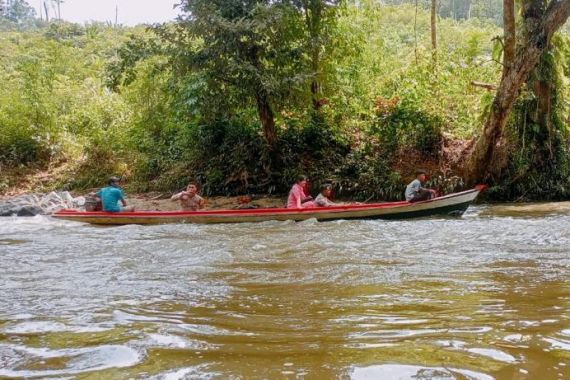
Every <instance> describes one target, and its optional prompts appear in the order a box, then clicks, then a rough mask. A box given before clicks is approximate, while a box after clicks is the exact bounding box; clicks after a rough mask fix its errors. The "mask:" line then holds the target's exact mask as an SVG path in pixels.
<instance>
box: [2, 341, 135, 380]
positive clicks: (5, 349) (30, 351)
mask: <svg viewBox="0 0 570 380" xmlns="http://www.w3.org/2000/svg"><path fill="white" fill-rule="evenodd" d="M0 356H2V357H5V358H9V357H12V358H16V359H15V360H11V361H10V360H9V361H8V363H9V364H12V365H11V366H10V367H8V366H5V367H4V368H0V376H6V377H45V376H60V375H77V374H81V373H85V372H92V371H101V370H105V369H109V368H123V367H131V366H134V365H136V364H138V363H140V362H141V360H142V357H143V355H142V354H140V353H139V352H137V351H135V350H134V349H132V348H130V347H125V346H119V345H105V346H98V347H85V348H74V349H61V350H51V349H48V348H32V347H26V346H19V345H9V344H0ZM53 358H61V359H65V360H62V361H63V362H65V363H66V365H67V366H66V368H62V369H38V370H21V369H19V368H23V367H26V363H34V362H37V361H41V360H42V359H53Z"/></svg>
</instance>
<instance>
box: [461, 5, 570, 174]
mask: <svg viewBox="0 0 570 380" xmlns="http://www.w3.org/2000/svg"><path fill="white" fill-rule="evenodd" d="M529 3H530V4H529V7H528V9H529V10H531V12H528V13H527V12H525V17H524V25H525V39H524V41H523V43H522V44H521V45H522V47H521V50H520V51H519V54H518V55H517V56H516V58H515V60H514V62H513V64H512V65H511V66H510V67H509V68H507V67H505V68H503V70H504V71H505V72H504V74H503V77H502V79H501V83H500V84H499V88H498V89H497V93H496V95H495V99H494V100H493V104H492V106H491V110H490V114H489V116H488V118H487V121H486V122H485V125H484V128H483V133H482V134H481V136H480V137H479V140H478V141H477V144H476V145H475V149H474V151H473V153H472V155H471V157H470V161H469V164H468V174H467V182H468V183H470V184H473V183H475V182H477V181H491V182H492V181H496V180H498V179H499V177H500V175H501V173H502V171H503V169H504V168H505V166H506V164H507V160H506V154H505V151H504V141H503V130H504V127H505V125H506V123H507V120H508V117H509V115H510V112H511V110H512V108H513V105H514V102H515V101H516V99H517V97H518V94H519V91H520V89H521V87H522V85H523V84H524V83H525V82H526V81H527V80H528V78H529V75H530V73H531V72H532V70H534V68H535V67H536V65H537V63H538V62H539V60H540V56H541V54H542V53H543V52H544V50H545V49H547V48H548V45H549V42H550V39H551V38H552V35H553V34H554V32H556V31H557V30H558V29H559V28H560V27H561V26H562V25H563V24H564V23H565V22H566V20H567V19H568V17H569V16H570V0H553V1H551V2H550V4H549V5H548V7H547V9H546V10H545V11H543V12H542V13H541V14H537V13H538V12H536V10H537V9H538V8H540V5H541V4H542V3H541V2H540V0H530V1H529ZM501 153H502V154H501Z"/></svg>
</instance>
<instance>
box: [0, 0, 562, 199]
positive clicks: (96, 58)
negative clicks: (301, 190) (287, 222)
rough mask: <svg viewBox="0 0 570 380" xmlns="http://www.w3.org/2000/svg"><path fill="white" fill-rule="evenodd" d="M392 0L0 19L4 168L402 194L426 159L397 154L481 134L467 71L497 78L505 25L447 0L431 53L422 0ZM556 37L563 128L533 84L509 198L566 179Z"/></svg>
mask: <svg viewBox="0 0 570 380" xmlns="http://www.w3.org/2000/svg"><path fill="white" fill-rule="evenodd" d="M402 3H404V4H402ZM392 4H394V5H386V3H382V4H381V3H380V2H378V1H373V0H365V1H359V2H356V3H355V2H347V1H324V0H306V1H305V0H290V1H269V0H258V1H245V2H244V1H238V0H231V1H227V0H224V1H222V0H208V1H206V0H186V1H182V4H181V10H182V12H183V14H182V19H181V21H180V22H176V23H170V24H166V25H163V26H161V27H159V28H154V29H147V28H144V27H136V28H111V27H108V26H106V25H102V24H89V25H85V26H80V25H77V24H70V23H65V22H54V23H51V24H49V25H47V26H43V27H42V26H41V25H40V24H38V29H35V30H29V31H26V32H21V31H20V32H16V31H11V32H0V82H1V83H2V84H3V86H2V87H0V129H1V132H2V133H0V164H2V165H9V166H17V165H44V166H46V165H48V164H54V163H56V164H57V163H58V162H65V163H66V164H67V165H69V166H70V168H69V173H71V174H70V177H73V179H71V180H70V181H67V182H70V184H71V185H72V186H74V187H76V188H83V187H94V186H97V185H99V184H100V183H102V182H104V179H105V178H106V177H107V176H108V175H109V174H110V173H114V174H123V175H125V176H127V177H129V178H131V179H132V181H130V183H131V185H132V187H133V190H137V191H150V190H160V191H174V190H177V189H180V188H182V187H183V186H184V185H185V184H186V183H187V181H189V180H196V181H199V182H200V183H201V184H202V185H203V190H204V191H205V193H206V194H237V193H244V192H250V193H279V194H281V193H285V192H286V191H287V190H288V189H289V187H290V185H291V183H292V182H293V181H294V178H295V177H296V176H297V175H298V174H300V173H305V174H307V175H309V176H310V177H311V178H312V180H313V184H314V185H318V184H320V183H322V182H325V181H327V182H329V181H330V182H332V183H334V184H335V188H336V191H337V193H338V194H340V195H343V196H351V197H358V198H359V199H361V200H364V199H367V198H369V197H374V198H377V199H386V200H388V199H401V197H402V193H403V185H404V183H403V178H405V179H407V178H408V175H409V174H410V173H407V172H402V173H399V172H398V169H399V170H402V171H407V170H409V169H408V167H409V166H412V165H414V163H413V162H407V164H408V165H407V166H406V165H404V167H403V168H401V167H400V168H398V167H397V166H396V164H397V163H398V162H401V161H402V160H408V161H411V160H413V159H415V160H419V161H420V163H421V162H422V161H430V162H432V163H435V164H437V161H438V160H439V159H440V152H441V145H442V144H441V142H442V139H443V136H444V135H445V136H446V138H449V139H467V138H470V137H472V136H473V135H474V134H475V133H476V132H477V131H478V130H479V128H480V125H481V120H482V119H481V117H482V115H484V114H485V112H486V111H485V110H486V108H487V107H488V106H489V104H490V102H491V100H492V94H491V93H488V92H486V91H484V90H482V89H480V88H475V87H473V86H472V85H471V82H472V81H479V82H487V83H497V81H498V80H499V78H500V70H501V66H500V64H498V63H497V62H496V61H498V60H499V58H500V53H501V49H500V44H499V42H498V40H495V42H494V41H493V37H494V36H497V35H500V34H501V31H500V29H498V28H497V26H496V25H495V24H496V23H497V17H498V16H497V15H498V13H497V12H494V13H493V12H490V11H489V10H488V9H487V8H485V7H482V4H483V3H482V2H480V1H472V2H471V5H472V6H471V14H470V15H469V12H468V9H466V8H465V7H464V6H465V5H466V4H467V3H465V2H461V1H459V0H456V1H454V2H450V1H447V2H446V1H443V2H442V3H441V8H440V15H442V16H443V18H442V19H440V20H439V25H438V33H439V48H438V51H437V54H436V60H435V61H434V59H433V55H432V52H431V48H430V46H431V45H430V36H429V13H428V12H427V11H426V10H427V5H428V2H427V1H424V2H420V3H419V8H418V11H417V12H416V9H415V7H414V6H413V4H410V3H409V2H408V3H406V2H402V1H399V0H398V1H394V2H392ZM497 4H499V3H497V2H491V3H489V9H491V8H493V9H494V8H496V5H497ZM475 14H477V15H478V16H477V17H479V19H476V18H474V15H475ZM447 17H449V18H447ZM459 20H460V21H459ZM36 21H37V20H36ZM3 22H8V21H6V20H5V17H4V19H3V20H0V24H2V23H3ZM10 22H11V23H12V24H10V25H11V26H10V29H14V28H16V27H15V26H14V24H13V22H12V21H10ZM2 25H4V24H2ZM6 25H7V24H6ZM22 25H23V24H22ZM0 28H1V27H0ZM20 29H21V28H20ZM556 43H557V45H556V46H557V50H556V51H557V53H556V54H559V55H552V56H549V57H545V58H544V63H543V64H542V66H541V70H539V71H538V72H537V78H551V79H552V78H555V79H552V80H554V81H555V82H554V83H556V85H555V86H554V88H555V89H556V91H558V92H556V94H555V95H556V96H555V97H554V101H553V103H552V105H553V107H555V108H556V110H557V111H556V112H555V113H554V114H553V115H552V117H551V118H550V119H549V120H550V123H551V124H550V125H552V128H551V133H550V134H547V135H545V134H544V131H545V130H544V128H538V127H535V126H534V125H533V123H531V122H530V121H531V119H532V118H533V116H532V114H533V111H532V110H535V109H536V107H537V100H536V96H534V95H533V94H532V93H531V92H527V93H526V96H525V97H524V98H523V99H521V101H520V103H519V104H518V105H517V108H516V111H517V116H516V117H515V119H513V122H512V124H511V126H510V130H511V134H512V136H513V138H514V140H515V141H516V142H517V143H516V144H518V145H515V146H516V149H515V151H514V153H513V162H514V164H513V167H512V168H511V169H510V170H511V171H510V172H509V173H507V174H506V178H507V179H510V180H513V179H516V181H514V182H513V184H512V185H505V187H504V188H502V189H500V191H501V192H504V194H506V196H507V197H510V198H512V197H518V196H520V195H523V194H524V195H525V196H528V197H536V198H538V197H540V196H542V195H541V194H545V193H546V192H550V193H549V194H557V195H556V196H562V194H565V193H564V191H566V190H564V191H563V190H562V188H560V186H561V184H562V186H566V185H563V184H564V181H563V178H564V176H567V174H568V168H567V167H568V163H567V159H566V153H567V150H566V144H567V141H568V138H567V136H566V123H565V120H566V118H567V115H566V113H565V111H562V110H563V108H564V107H563V104H564V99H566V98H567V91H568V88H569V87H568V83H567V79H566V76H568V73H569V72H570V69H569V67H570V66H569V64H568V62H570V53H569V51H570V49H569V48H568V46H569V45H568V44H567V43H559V42H556ZM561 72H564V73H565V75H559V74H554V73H561ZM549 80H550V79H549ZM314 101H318V102H319V106H320V108H319V107H315V105H314ZM391 101H392V103H391ZM263 102H265V103H266V104H265V106H266V111H267V110H270V111H271V113H272V115H271V118H272V120H273V122H274V128H275V134H276V143H275V145H274V146H268V140H267V139H266V138H264V131H265V130H264V124H263V120H262V112H261V105H262V103H263ZM315 108H318V110H315ZM535 124H536V123H535ZM537 163H539V164H544V165H542V166H541V165H537ZM541 172H543V173H545V174H544V175H542V177H541V176H540V175H541ZM519 175H522V177H518V176H519ZM524 176H531V178H532V181H538V183H540V184H541V186H540V187H539V188H540V190H536V191H535V190H532V189H533V187H532V186H531V187H529V186H527V185H526V184H528V183H531V182H532V181H530V182H527V183H526V184H525V183H523V181H520V180H518V179H517V178H524ZM547 176H548V178H547ZM442 181H443V180H442ZM549 181H550V182H549ZM459 182H460V181H458V183H459ZM532 183H534V182H532ZM516 186H518V187H516ZM533 186H535V185H533ZM537 188H538V187H537Z"/></svg>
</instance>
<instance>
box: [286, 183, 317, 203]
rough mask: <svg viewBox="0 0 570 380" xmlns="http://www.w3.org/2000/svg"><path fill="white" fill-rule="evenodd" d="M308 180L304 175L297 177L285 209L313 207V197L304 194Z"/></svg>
mask: <svg viewBox="0 0 570 380" xmlns="http://www.w3.org/2000/svg"><path fill="white" fill-rule="evenodd" d="M307 182H308V178H307V177H306V176H304V175H300V176H299V177H297V182H296V183H295V184H294V185H293V187H292V188H291V191H289V197H288V198H287V208H308V207H315V202H313V197H311V196H310V195H307V194H306V193H305V188H306V186H307Z"/></svg>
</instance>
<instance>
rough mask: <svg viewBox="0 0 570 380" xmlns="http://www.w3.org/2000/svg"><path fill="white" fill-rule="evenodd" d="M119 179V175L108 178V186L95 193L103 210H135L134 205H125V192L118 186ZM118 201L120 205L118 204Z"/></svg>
mask: <svg viewBox="0 0 570 380" xmlns="http://www.w3.org/2000/svg"><path fill="white" fill-rule="evenodd" d="M120 182H121V179H120V178H119V177H111V178H110V179H109V186H107V187H104V188H102V189H101V190H99V191H98V192H97V194H95V195H96V196H97V198H99V199H100V200H101V203H102V204H103V211H107V212H121V211H135V208H134V206H127V201H126V200H125V193H124V192H123V189H121V187H120V186H119V184H120ZM119 201H120V202H121V204H122V206H120V205H119Z"/></svg>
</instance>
